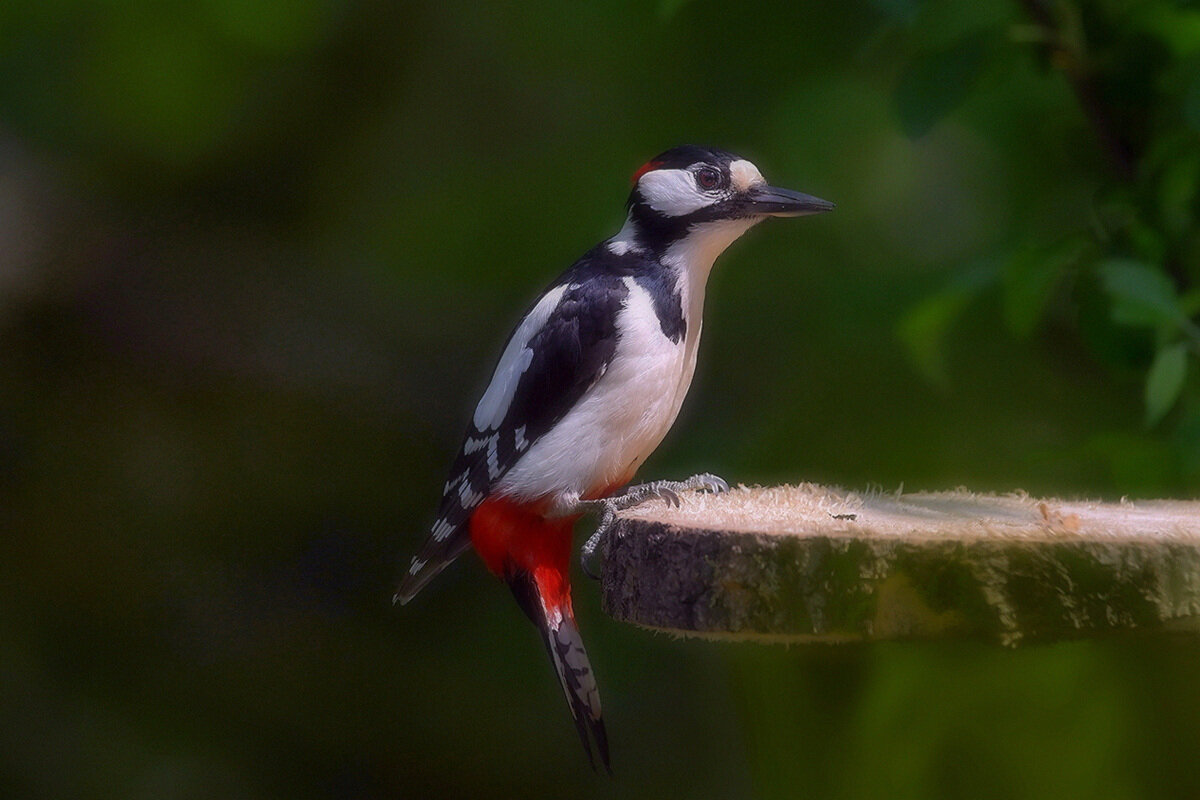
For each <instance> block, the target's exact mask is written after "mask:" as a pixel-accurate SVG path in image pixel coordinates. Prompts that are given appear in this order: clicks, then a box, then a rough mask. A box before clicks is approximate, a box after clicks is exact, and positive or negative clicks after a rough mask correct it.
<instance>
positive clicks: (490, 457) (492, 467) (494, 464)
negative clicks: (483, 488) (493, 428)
mask: <svg viewBox="0 0 1200 800" xmlns="http://www.w3.org/2000/svg"><path fill="white" fill-rule="evenodd" d="M497 438H498V437H495V436H493V437H492V440H491V442H489V443H488V454H487V463H488V475H490V476H491V478H492V480H496V478H499V477H500V460H499V456H498V454H497V453H496V439H497Z"/></svg>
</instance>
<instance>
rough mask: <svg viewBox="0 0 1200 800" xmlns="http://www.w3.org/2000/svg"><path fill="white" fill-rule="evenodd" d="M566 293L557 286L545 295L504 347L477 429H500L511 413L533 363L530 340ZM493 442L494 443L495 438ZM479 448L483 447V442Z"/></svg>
mask: <svg viewBox="0 0 1200 800" xmlns="http://www.w3.org/2000/svg"><path fill="white" fill-rule="evenodd" d="M566 290H567V287H566V286H558V287H555V288H554V289H552V290H550V291H549V292H547V293H546V296H545V297H543V298H542V299H541V300H540V301H538V304H537V305H536V306H534V307H533V310H532V311H530V312H529V315H528V316H526V317H525V319H523V320H521V324H520V325H519V326H517V330H516V332H515V333H514V334H513V336H512V339H510V340H509V342H508V347H505V348H504V354H503V355H501V356H500V363H499V364H497V365H496V372H495V374H493V375H492V382H491V383H489V384H488V388H487V391H485V392H484V393H483V397H481V398H479V405H477V406H475V417H474V418H473V420H472V421H473V422H474V423H475V428H476V429H477V430H480V431H487V430H491V429H493V428H498V427H499V426H500V423H501V422H502V421H503V420H504V416H505V415H506V414H507V413H508V407H509V405H510V404H511V403H512V399H513V395H514V394H516V392H517V384H518V383H519V382H520V380H521V376H522V375H523V374H524V373H525V370H526V369H528V368H529V364H530V362H531V361H533V351H532V350H530V349H529V347H528V346H527V345H528V344H529V340H530V339H532V338H533V336H534V334H536V333H537V332H538V331H540V330H541V329H542V326H543V325H545V324H546V320H548V319H549V318H550V314H551V313H553V311H554V309H556V308H558V303H559V301H560V300H562V296H563V292H565V291H566ZM490 441H491V443H492V444H494V443H495V440H494V437H493V439H492V440H490ZM479 447H482V443H481V444H480V445H479ZM468 452H469V451H468Z"/></svg>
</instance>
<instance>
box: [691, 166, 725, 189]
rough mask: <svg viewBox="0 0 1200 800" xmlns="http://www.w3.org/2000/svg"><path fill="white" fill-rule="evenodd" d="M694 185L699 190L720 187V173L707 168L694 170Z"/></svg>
mask: <svg viewBox="0 0 1200 800" xmlns="http://www.w3.org/2000/svg"><path fill="white" fill-rule="evenodd" d="M696 183H697V184H698V185H699V186H700V188H701V189H715V188H717V187H718V186H720V185H721V173H719V172H717V171H716V170H715V169H711V168H709V167H704V168H702V169H698V170H696Z"/></svg>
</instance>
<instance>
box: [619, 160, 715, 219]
mask: <svg viewBox="0 0 1200 800" xmlns="http://www.w3.org/2000/svg"><path fill="white" fill-rule="evenodd" d="M638 189H639V190H640V191H641V193H642V198H643V199H645V201H646V203H647V204H649V206H650V207H651V208H653V209H654V210H655V211H658V212H661V213H663V214H666V215H667V216H668V217H681V216H683V215H684V214H691V213H692V212H693V211H699V210H700V209H702V208H704V207H705V206H707V205H711V204H712V203H713V202H715V200H716V198H714V197H713V196H711V195H709V194H707V193H706V192H702V191H700V189H699V188H697V186H696V179H695V177H694V176H693V175H692V173H691V172H689V171H688V170H686V169H656V170H652V171H650V172H647V173H646V174H645V175H643V176H642V177H641V180H639V181H638Z"/></svg>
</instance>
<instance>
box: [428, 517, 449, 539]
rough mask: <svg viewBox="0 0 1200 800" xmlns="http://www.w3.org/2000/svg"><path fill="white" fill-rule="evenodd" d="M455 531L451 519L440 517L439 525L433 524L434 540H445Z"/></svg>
mask: <svg viewBox="0 0 1200 800" xmlns="http://www.w3.org/2000/svg"><path fill="white" fill-rule="evenodd" d="M453 531H454V526H453V525H451V524H450V523H449V521H447V520H444V519H439V520H438V523H437V525H434V526H433V538H434V541H438V542H440V541H443V540H444V539H446V537H448V536H449V535H450V534H451V533H452V532H453Z"/></svg>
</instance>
